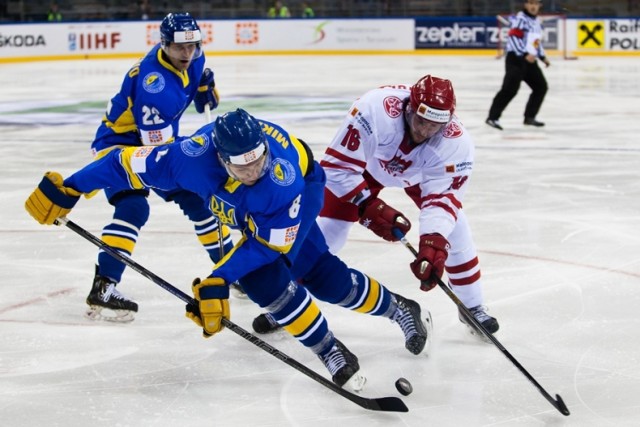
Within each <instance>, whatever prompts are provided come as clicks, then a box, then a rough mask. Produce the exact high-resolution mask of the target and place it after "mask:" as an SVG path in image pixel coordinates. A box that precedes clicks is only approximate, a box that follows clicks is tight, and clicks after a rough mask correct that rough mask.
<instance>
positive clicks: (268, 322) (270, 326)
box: [251, 313, 282, 335]
mask: <svg viewBox="0 0 640 427" xmlns="http://www.w3.org/2000/svg"><path fill="white" fill-rule="evenodd" d="M251 326H252V327H253V330H254V331H255V332H256V333H257V334H261V335H263V334H270V333H271V332H275V331H278V330H280V328H282V326H280V325H279V324H278V322H276V319H274V318H273V316H272V315H271V314H270V313H262V314H260V315H258V317H256V318H255V319H253V323H252V324H251Z"/></svg>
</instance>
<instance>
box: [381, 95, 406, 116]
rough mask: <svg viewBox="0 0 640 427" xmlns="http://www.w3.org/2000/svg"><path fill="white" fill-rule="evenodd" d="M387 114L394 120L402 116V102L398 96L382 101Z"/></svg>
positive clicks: (388, 97)
mask: <svg viewBox="0 0 640 427" xmlns="http://www.w3.org/2000/svg"><path fill="white" fill-rule="evenodd" d="M382 106H383V107H384V111H385V113H387V115H388V116H389V117H391V118H392V119H395V118H398V117H400V114H402V100H401V99H400V98H398V97H397V96H387V97H386V98H385V99H383V100H382Z"/></svg>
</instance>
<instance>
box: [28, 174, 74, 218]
mask: <svg viewBox="0 0 640 427" xmlns="http://www.w3.org/2000/svg"><path fill="white" fill-rule="evenodd" d="M63 182H64V180H63V179H62V175H60V174H59V173H58V172H47V173H45V174H44V178H42V181H40V184H38V187H37V188H36V189H35V190H33V193H31V195H29V198H27V201H26V202H25V204H24V207H25V209H26V210H27V212H29V215H31V216H32V217H33V218H34V219H35V220H36V221H38V222H39V223H40V224H48V225H51V224H53V223H54V221H55V220H56V219H57V218H60V217H63V216H65V215H67V214H68V213H69V212H71V209H73V207H74V206H75V205H76V203H77V202H78V199H79V198H80V195H81V194H82V193H80V192H78V191H76V190H74V189H73V188H70V187H65V186H64V185H63Z"/></svg>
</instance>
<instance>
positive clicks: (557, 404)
mask: <svg viewBox="0 0 640 427" xmlns="http://www.w3.org/2000/svg"><path fill="white" fill-rule="evenodd" d="M392 232H393V234H394V236H395V237H397V238H398V239H399V240H400V242H401V243H402V244H403V245H404V246H405V247H406V248H407V249H409V251H410V252H411V253H412V254H413V256H414V257H417V256H418V251H417V250H416V248H414V247H413V245H412V244H411V243H409V241H408V240H407V239H406V237H405V236H404V234H402V232H401V231H400V230H399V229H397V228H394V229H393V230H392ZM432 277H434V276H432ZM434 279H435V280H436V282H437V283H438V286H439V287H440V289H442V290H443V291H444V293H445V294H447V296H448V297H449V298H450V299H451V301H453V303H454V304H455V305H457V306H458V308H459V309H460V310H461V311H462V313H463V314H464V315H465V317H466V318H467V320H468V321H470V322H471V323H473V325H474V326H475V328H476V329H477V330H479V331H481V333H482V334H483V335H484V336H485V337H486V338H487V339H488V340H489V341H490V342H491V343H493V345H495V346H496V347H497V348H498V350H500V351H501V352H502V354H503V356H504V357H506V358H507V359H509V361H510V362H511V363H512V364H513V365H514V366H515V367H516V368H517V369H518V370H519V371H520V373H522V375H524V376H525V377H526V378H527V379H528V380H529V382H531V384H533V386H534V387H535V388H537V389H538V391H539V392H540V394H542V396H544V398H545V399H547V401H548V402H549V403H551V405H553V407H554V408H556V409H557V410H558V412H560V413H561V414H562V415H566V416H569V415H571V413H570V412H569V409H568V408H567V405H565V403H564V401H563V400H562V398H561V397H560V395H559V394H556V399H554V398H553V397H552V396H551V395H550V394H549V393H548V392H547V390H545V389H544V387H542V386H541V385H540V383H538V381H536V379H535V378H534V377H533V375H531V374H530V373H529V371H527V370H526V369H525V368H524V366H522V365H521V364H520V362H518V360H517V359H516V358H515V357H513V355H512V354H511V353H509V351H508V350H507V349H506V348H505V347H504V346H503V345H502V343H501V342H500V341H498V339H497V338H496V337H495V336H494V335H493V334H492V333H491V332H489V331H487V329H486V328H485V327H484V326H483V325H482V324H481V323H480V322H478V320H477V319H476V318H475V317H474V316H473V315H472V314H471V312H470V311H469V309H468V308H467V307H466V306H465V305H464V304H463V303H462V301H460V299H459V298H458V297H457V296H456V294H454V293H453V291H452V290H451V288H449V286H447V284H446V283H444V282H443V281H442V280H441V279H440V278H439V277H434Z"/></svg>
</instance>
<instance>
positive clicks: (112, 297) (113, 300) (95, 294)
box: [85, 267, 138, 322]
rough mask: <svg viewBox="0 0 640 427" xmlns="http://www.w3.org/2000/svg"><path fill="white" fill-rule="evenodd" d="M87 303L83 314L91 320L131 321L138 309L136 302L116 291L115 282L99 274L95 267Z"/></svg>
mask: <svg viewBox="0 0 640 427" xmlns="http://www.w3.org/2000/svg"><path fill="white" fill-rule="evenodd" d="M87 305H88V306H89V308H88V309H87V311H86V312H85V316H86V317H87V318H89V319H91V320H108V321H111V322H131V321H132V320H133V318H134V315H135V313H136V312H137V311H138V304H136V303H135V302H134V301H132V300H130V299H128V298H127V297H125V296H124V295H122V294H121V293H120V292H118V290H117V289H116V282H114V281H113V280H111V279H109V278H108V277H104V276H100V275H99V274H98V268H97V267H96V275H95V277H94V278H93V286H92V287H91V291H90V292H89V296H87ZM104 309H107V310H106V311H104Z"/></svg>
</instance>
